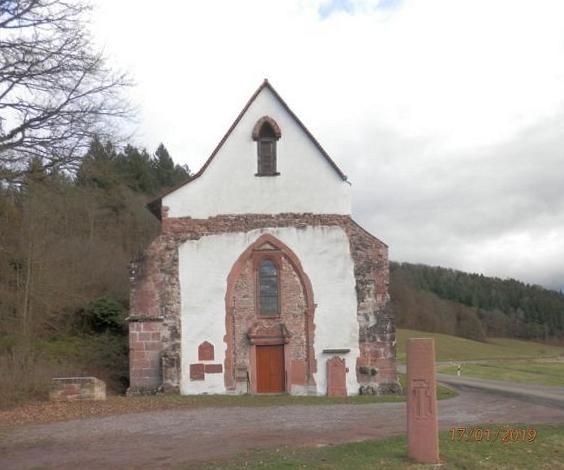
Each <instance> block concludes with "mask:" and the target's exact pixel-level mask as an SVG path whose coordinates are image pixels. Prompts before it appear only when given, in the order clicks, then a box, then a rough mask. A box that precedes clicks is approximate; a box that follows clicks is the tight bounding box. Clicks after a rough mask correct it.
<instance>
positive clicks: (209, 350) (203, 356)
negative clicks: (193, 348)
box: [198, 341, 215, 361]
mask: <svg viewBox="0 0 564 470" xmlns="http://www.w3.org/2000/svg"><path fill="white" fill-rule="evenodd" d="M214 357H215V354H214V348H213V344H211V343H208V342H207V341H204V342H203V343H202V344H200V345H199V346H198V361H213V360H214Z"/></svg>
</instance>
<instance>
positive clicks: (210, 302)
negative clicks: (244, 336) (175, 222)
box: [179, 226, 359, 395]
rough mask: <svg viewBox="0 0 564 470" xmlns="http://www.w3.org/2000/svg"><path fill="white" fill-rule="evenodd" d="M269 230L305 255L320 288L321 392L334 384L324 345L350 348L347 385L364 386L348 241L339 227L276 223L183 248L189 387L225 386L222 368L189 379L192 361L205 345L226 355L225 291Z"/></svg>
mask: <svg viewBox="0 0 564 470" xmlns="http://www.w3.org/2000/svg"><path fill="white" fill-rule="evenodd" d="M263 233H270V234H271V235H273V236H275V237H276V238H278V239H279V240H281V241H282V242H283V243H285V244H286V245H287V246H288V247H289V248H290V249H292V250H293V251H294V253H295V254H296V255H297V256H298V258H299V259H300V261H301V263H302V267H303V269H304V271H305V272H306V274H307V275H308V276H309V278H310V280H311V283H312V287H313V293H314V302H315V303H316V304H317V309H316V311H315V318H314V321H315V325H316V328H315V336H314V349H315V355H316V357H317V373H316V374H315V381H316V384H317V392H318V394H325V393H326V391H327V377H326V372H327V371H326V361H327V359H330V358H331V357H332V355H330V354H323V353H322V350H323V349H335V348H347V349H350V350H351V351H350V353H348V354H344V355H341V357H344V358H345V360H346V364H347V367H349V369H350V372H349V373H348V374H347V390H348V393H349V394H350V395H354V394H357V393H358V382H357V380H356V373H355V365H356V359H357V358H358V356H359V346H358V321H357V317H356V309H357V302H356V292H355V279H354V267H353V261H352V258H351V253H350V248H349V240H348V238H347V236H346V234H345V232H344V231H343V230H342V229H341V228H340V227H309V226H308V227H305V228H300V229H297V228H293V227H288V228H269V229H260V230H253V231H251V232H248V233H226V234H220V235H211V236H208V237H203V238H201V239H199V240H190V241H187V242H185V243H184V244H182V245H181V246H180V247H179V276H180V293H181V332H182V339H181V353H182V361H181V363H182V370H181V382H180V391H181V393H182V394H185V395H186V394H198V393H203V392H207V393H225V386H224V382H223V374H206V380H205V382H201V381H190V371H189V365H190V364H191V363H195V362H198V345H199V344H200V343H202V342H203V341H209V342H211V343H212V344H213V345H214V346H215V361H213V362H214V363H221V364H223V362H224V360H225V347H226V345H225V343H224V341H223V337H224V335H225V291H226V288H227V276H228V274H229V272H230V271H231V268H232V267H233V264H234V263H235V261H236V260H237V258H238V257H239V256H240V255H241V253H242V252H243V251H244V250H245V249H246V248H247V247H248V246H249V245H250V244H251V243H253V242H254V241H255V240H256V239H257V238H258V237H259V236H260V235H261V234H263Z"/></svg>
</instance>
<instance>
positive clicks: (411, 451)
mask: <svg viewBox="0 0 564 470" xmlns="http://www.w3.org/2000/svg"><path fill="white" fill-rule="evenodd" d="M406 393H407V454H408V456H409V457H410V458H412V459H414V460H416V461H417V462H421V463H430V464H436V463H439V462H440V461H439V430H438V428H439V426H438V422H437V384H436V378H435V342H434V340H433V339H432V338H411V339H408V340H407V392H406Z"/></svg>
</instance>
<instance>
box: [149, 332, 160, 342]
mask: <svg viewBox="0 0 564 470" xmlns="http://www.w3.org/2000/svg"><path fill="white" fill-rule="evenodd" d="M151 339H152V340H153V341H160V340H161V334H160V332H158V331H157V332H153V333H151Z"/></svg>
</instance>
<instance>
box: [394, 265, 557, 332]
mask: <svg viewBox="0 0 564 470" xmlns="http://www.w3.org/2000/svg"><path fill="white" fill-rule="evenodd" d="M390 294H391V298H392V309H393V311H394V313H395V316H396V323H397V325H398V326H399V327H403V328H411V329H415V330H422V331H433V332H438V333H446V334H450V335H456V336H463V337H466V338H472V339H476V340H483V339H484V338H485V337H509V338H524V339H536V340H542V341H562V340H563V339H564V294H562V293H561V292H556V291H552V290H548V289H544V288H542V287H540V286H536V285H530V284H525V283H523V282H519V281H516V280H514V279H506V280H504V279H499V278H492V277H487V276H483V275H481V274H469V273H465V272H462V271H456V270H453V269H446V268H441V267H432V266H426V265H422V264H410V263H394V262H392V263H390Z"/></svg>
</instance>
